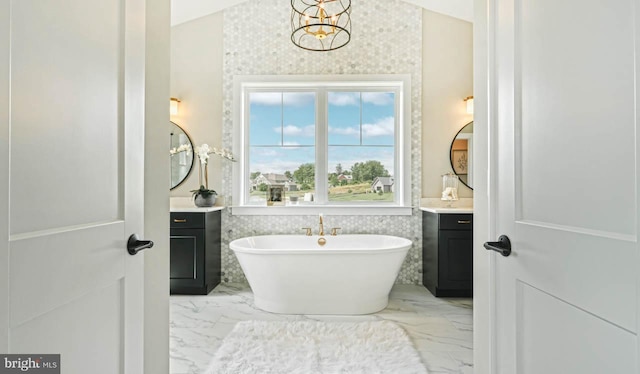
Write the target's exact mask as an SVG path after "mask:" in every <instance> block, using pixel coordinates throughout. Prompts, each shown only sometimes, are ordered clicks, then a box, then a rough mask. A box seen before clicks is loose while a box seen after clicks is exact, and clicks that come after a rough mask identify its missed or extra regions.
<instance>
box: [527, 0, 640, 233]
mask: <svg viewBox="0 0 640 374" xmlns="http://www.w3.org/2000/svg"><path fill="white" fill-rule="evenodd" d="M519 2H521V4H520V7H521V8H520V9H518V8H516V12H518V11H519V14H517V15H516V17H517V19H518V20H519V26H520V30H518V29H517V28H516V39H515V44H516V46H517V47H516V54H517V57H516V66H517V67H516V84H517V82H518V80H520V81H521V86H520V89H519V90H517V91H516V97H517V96H520V100H521V106H520V110H519V112H520V113H519V115H518V114H516V121H517V122H516V126H518V127H519V130H520V133H521V136H520V139H521V150H522V153H521V155H522V158H521V163H522V167H520V168H518V170H520V171H521V178H522V183H521V187H522V191H521V194H522V195H521V201H522V216H521V217H519V218H520V219H522V220H526V221H537V222H545V223H549V224H556V225H562V226H569V227H576V228H580V229H586V230H589V229H590V230H598V231H604V232H611V233H617V234H621V235H635V234H636V232H635V230H636V229H635V210H634V209H632V207H634V206H635V159H634V157H633V150H634V131H635V128H634V126H630V125H631V124H633V123H634V120H635V117H634V116H635V107H634V83H635V80H634V74H635V70H634V58H635V56H634V47H635V46H634V32H633V29H634V18H633V15H634V9H633V2H632V1H629V0H613V1H600V0H588V1H581V2H577V3H576V4H575V5H573V4H572V3H573V2H572V1H554V0H542V1H540V0H535V1H533V0H519ZM517 6H518V5H516V7H517ZM578 10H579V11H578ZM567 20H571V22H570V25H569V23H567ZM517 107H518V104H517V102H516V110H518V108H517ZM518 117H520V118H518ZM518 119H519V121H518ZM594 140H597V141H594ZM558 206H564V207H567V208H568V209H557V207H558ZM594 212H597V214H594Z"/></svg>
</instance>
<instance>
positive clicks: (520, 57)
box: [489, 0, 640, 374]
mask: <svg viewBox="0 0 640 374" xmlns="http://www.w3.org/2000/svg"><path fill="white" fill-rule="evenodd" d="M495 7H496V8H495V9H494V10H495V12H493V11H490V12H489V14H492V16H490V19H491V17H493V15H495V19H494V20H495V23H494V24H493V27H494V30H495V35H494V36H495V39H494V40H493V41H492V42H490V43H493V42H495V44H494V46H495V49H494V50H493V53H495V55H494V60H493V61H494V63H495V66H496V70H495V72H496V75H495V80H494V83H495V86H494V88H493V91H492V92H494V93H495V96H494V97H493V99H494V100H490V101H493V102H494V103H496V104H495V105H494V106H493V107H492V109H493V110H495V111H496V112H495V113H496V117H495V119H496V121H495V122H494V123H493V124H492V126H493V130H496V131H495V133H494V134H495V135H494V137H493V139H494V140H495V141H496V142H497V146H495V145H494V146H493V147H494V148H493V149H492V152H491V157H492V159H493V162H492V165H493V167H495V169H494V170H495V171H496V174H495V175H496V179H494V180H493V183H491V185H490V189H492V193H493V194H495V195H494V196H497V200H496V204H497V205H496V206H495V207H494V208H495V209H494V210H493V211H492V212H493V213H492V217H493V219H494V220H495V221H494V222H495V235H496V238H495V239H497V236H498V235H500V234H505V235H508V237H509V238H510V239H511V244H512V249H513V252H512V254H511V255H510V256H509V257H503V256H501V255H500V254H499V253H494V254H493V256H495V258H494V265H495V267H494V272H495V287H496V295H495V302H496V304H495V313H496V314H495V328H494V333H495V334H496V335H495V338H496V343H497V344H496V346H495V349H494V352H493V353H494V357H495V360H496V361H495V362H496V365H494V373H500V374H513V373H519V374H524V373H530V374H553V373H558V374H572V373H576V374H587V373H593V374H604V373H607V374H609V373H612V374H613V373H620V374H627V373H638V363H637V359H638V344H637V343H638V339H637V331H638V326H637V320H638V317H639V314H638V279H639V276H638V274H640V267H639V265H640V263H639V261H638V243H637V235H638V222H639V220H638V206H637V204H638V184H637V178H638V157H639V155H638V139H639V132H638V130H639V129H638V128H637V113H636V111H637V108H638V106H637V104H638V93H639V92H638V88H637V84H638V80H637V79H638V78H637V77H638V73H639V72H640V71H639V69H638V66H637V65H636V61H637V59H638V57H640V56H638V47H639V46H640V44H639V40H640V38H639V36H640V34H639V33H638V29H639V27H638V26H640V25H638V14H640V13H638V12H639V9H640V2H639V1H637V0H636V1H634V0H607V1H602V0H498V1H497V2H495ZM495 239H494V240H495Z"/></svg>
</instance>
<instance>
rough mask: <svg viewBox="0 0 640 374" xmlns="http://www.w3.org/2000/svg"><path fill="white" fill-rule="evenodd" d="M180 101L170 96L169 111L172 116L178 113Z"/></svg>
mask: <svg viewBox="0 0 640 374" xmlns="http://www.w3.org/2000/svg"><path fill="white" fill-rule="evenodd" d="M179 103H180V100H178V99H176V98H175V97H172V98H171V99H170V100H169V113H170V114H171V115H172V116H175V115H177V114H178V104H179Z"/></svg>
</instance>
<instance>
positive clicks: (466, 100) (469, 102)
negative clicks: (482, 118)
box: [464, 96, 473, 114]
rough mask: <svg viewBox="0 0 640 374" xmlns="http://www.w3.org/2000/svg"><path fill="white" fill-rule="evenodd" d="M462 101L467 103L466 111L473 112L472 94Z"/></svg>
mask: <svg viewBox="0 0 640 374" xmlns="http://www.w3.org/2000/svg"><path fill="white" fill-rule="evenodd" d="M464 101H465V102H466V103H467V113H468V114H473V96H469V97H467V98H465V99H464Z"/></svg>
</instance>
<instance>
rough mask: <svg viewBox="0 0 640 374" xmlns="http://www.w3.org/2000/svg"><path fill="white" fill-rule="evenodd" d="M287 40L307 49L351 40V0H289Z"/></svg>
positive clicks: (325, 48) (327, 48) (336, 45)
mask: <svg viewBox="0 0 640 374" xmlns="http://www.w3.org/2000/svg"><path fill="white" fill-rule="evenodd" d="M291 30H292V32H291V41H292V42H293V44H295V45H297V46H298V47H300V48H303V49H306V50H309V51H332V50H334V49H338V48H340V47H344V46H345V45H347V43H349V41H350V40H351V0H291Z"/></svg>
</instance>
